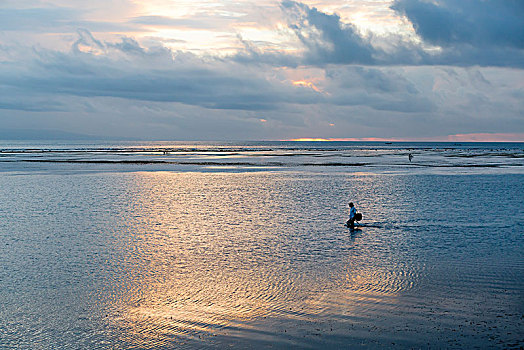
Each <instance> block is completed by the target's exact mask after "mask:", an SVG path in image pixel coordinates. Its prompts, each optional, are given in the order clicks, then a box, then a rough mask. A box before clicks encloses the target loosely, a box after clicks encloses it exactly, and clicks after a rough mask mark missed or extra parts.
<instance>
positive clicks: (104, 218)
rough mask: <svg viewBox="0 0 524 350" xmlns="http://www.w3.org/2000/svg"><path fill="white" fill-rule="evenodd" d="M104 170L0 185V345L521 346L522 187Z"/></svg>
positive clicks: (14, 176)
mask: <svg viewBox="0 0 524 350" xmlns="http://www.w3.org/2000/svg"><path fill="white" fill-rule="evenodd" d="M99 170H100V169H98V171H95V172H87V171H81V172H79V171H78V169H76V170H75V171H74V172H69V171H67V172H63V171H61V170H59V171H50V170H49V169H46V171H42V169H40V170H39V171H37V172H31V171H28V170H27V169H22V170H20V171H12V169H11V168H10V169H9V171H4V173H3V175H0V198H1V199H2V200H1V201H0V286H1V288H0V305H1V307H0V344H2V346H3V347H5V348H55V349H69V348H90V349H97V348H101V349H105V348H126V349H127V348H139V349H148V348H158V347H165V348H173V347H175V348H189V349H196V348H224V347H233V348H266V347H267V348H289V347H295V348H385V347H396V348H411V347H415V348H427V347H433V348H443V347H446V348H475V347H478V348H491V347H492V348H519V347H522V346H524V337H523V336H522V334H523V333H522V330H523V318H524V304H523V302H522V301H523V292H524V280H523V276H524V275H523V272H524V255H523V247H524V244H523V243H524V239H523V237H522V233H523V232H524V229H523V228H524V209H523V208H524V207H523V205H522V204H523V203H522V197H523V196H522V194H523V191H522V189H523V188H524V176H523V175H520V174H512V173H508V174H497V175H490V174H480V175H478V174H476V173H472V174H465V175H464V174H462V175H457V174H454V175H442V174H439V173H434V174H416V175H407V174H402V175H399V174H393V175H392V174H384V173H377V174H370V173H365V174H361V173H357V172H340V171H334V172H327V173H326V172H323V171H319V170H316V171H283V172H282V171H255V172H252V171H236V172H224V171H213V172H205V171H198V172H179V171H177V172H172V171H117V169H112V170H111V171H110V172H101V171H99ZM348 199H351V200H352V201H353V202H355V203H356V205H357V208H358V210H359V211H360V212H362V213H363V215H364V220H363V224H364V225H366V226H364V227H362V228H360V229H359V230H356V231H354V232H350V231H348V229H346V228H345V227H344V226H343V223H344V221H345V220H346V212H347V202H348Z"/></svg>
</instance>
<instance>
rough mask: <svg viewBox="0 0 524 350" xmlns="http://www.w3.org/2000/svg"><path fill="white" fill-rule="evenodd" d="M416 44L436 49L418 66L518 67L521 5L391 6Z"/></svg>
mask: <svg viewBox="0 0 524 350" xmlns="http://www.w3.org/2000/svg"><path fill="white" fill-rule="evenodd" d="M392 8H393V9H394V10H396V11H397V12H398V13H399V14H401V15H403V16H405V17H406V18H407V19H408V20H409V21H410V22H411V23H412V24H413V27H414V29H415V31H416V33H417V34H418V35H419V36H420V38H421V39H422V40H423V41H424V42H425V43H428V44H431V45H436V46H438V47H440V48H441V50H440V51H439V52H437V53H436V54H431V53H424V54H422V56H423V59H422V60H421V63H422V64H440V65H459V66H469V65H482V66H510V67H524V2H522V1H520V0H482V1H479V0H461V1H455V0H436V1H431V2H430V1H424V0H396V1H395V3H394V4H393V6H392Z"/></svg>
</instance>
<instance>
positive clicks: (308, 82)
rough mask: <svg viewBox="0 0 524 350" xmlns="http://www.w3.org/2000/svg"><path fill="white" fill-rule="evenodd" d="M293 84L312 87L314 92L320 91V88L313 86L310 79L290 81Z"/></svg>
mask: <svg viewBox="0 0 524 350" xmlns="http://www.w3.org/2000/svg"><path fill="white" fill-rule="evenodd" d="M292 84H293V85H295V86H304V87H307V88H310V89H313V90H315V91H316V92H322V91H320V89H319V88H318V87H316V86H315V84H313V83H312V82H310V81H306V80H295V81H293V82H292Z"/></svg>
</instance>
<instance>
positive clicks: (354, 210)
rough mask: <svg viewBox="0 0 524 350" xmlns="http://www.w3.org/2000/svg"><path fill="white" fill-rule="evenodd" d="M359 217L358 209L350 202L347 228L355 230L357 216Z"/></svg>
mask: <svg viewBox="0 0 524 350" xmlns="http://www.w3.org/2000/svg"><path fill="white" fill-rule="evenodd" d="M356 215H357V208H355V206H354V205H353V202H349V220H348V221H347V222H346V226H347V227H349V228H351V229H354V228H355V216H356Z"/></svg>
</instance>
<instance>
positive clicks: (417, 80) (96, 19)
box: [0, 0, 524, 141]
mask: <svg viewBox="0 0 524 350" xmlns="http://www.w3.org/2000/svg"><path fill="white" fill-rule="evenodd" d="M2 129H4V130H3V131H4V133H5V131H6V130H7V131H9V130H13V131H14V130H19V129H24V130H33V131H34V130H39V131H41V132H42V134H45V133H46V132H48V131H49V130H54V131H56V130H59V131H64V132H69V133H81V134H87V135H96V136H101V137H105V138H112V137H114V138H119V139H122V138H124V139H125V138H127V139H143V140H147V139H151V140H218V141H220V140H292V139H305V138H310V139H327V140H398V141H402V140H406V141H411V140H420V141H524V1H521V0H461V1H456V0H338V1H335V0H304V1H293V0H282V1H273V0H258V1H252V0H224V1H211V0H148V1H138V0H89V1H85V0H0V131H2Z"/></svg>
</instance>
